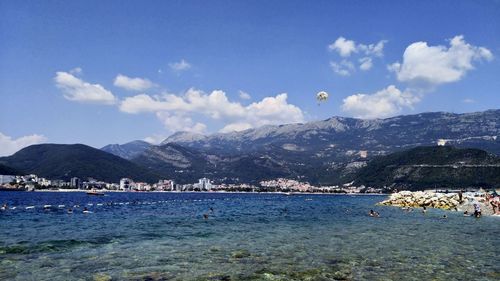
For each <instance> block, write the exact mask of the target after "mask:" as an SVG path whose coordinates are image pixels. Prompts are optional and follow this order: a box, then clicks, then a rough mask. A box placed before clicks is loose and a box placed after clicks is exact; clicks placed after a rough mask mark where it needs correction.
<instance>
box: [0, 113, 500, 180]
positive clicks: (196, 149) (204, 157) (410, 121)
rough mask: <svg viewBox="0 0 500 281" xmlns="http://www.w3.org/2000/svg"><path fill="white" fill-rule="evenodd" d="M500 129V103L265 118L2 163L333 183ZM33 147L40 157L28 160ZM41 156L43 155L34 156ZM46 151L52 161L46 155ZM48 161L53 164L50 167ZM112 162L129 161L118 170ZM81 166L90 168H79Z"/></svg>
mask: <svg viewBox="0 0 500 281" xmlns="http://www.w3.org/2000/svg"><path fill="white" fill-rule="evenodd" d="M499 135H500V110H487V111H483V112H475V113H464V114H453V113H444V112H431V113H421V114H416V115H403V116H396V117H392V118H386V119H372V120H365V119H357V118H345V117H332V118H329V119H326V120H322V121H315V122H309V123H304V124H286V125H278V126H263V127H259V128H255V129H249V130H245V131H241V132H232V133H216V134H212V135H200V134H194V133H188V132H178V133H175V134H173V135H171V136H170V137H168V138H167V139H165V140H164V141H163V142H162V143H160V144H159V145H152V144H149V143H146V142H143V141H133V142H130V143H126V144H122V145H119V144H112V145H107V146H105V147H103V148H102V149H101V150H100V152H101V153H97V152H96V151H99V150H97V149H93V150H90V149H89V148H90V147H86V148H85V151H87V152H88V153H90V154H91V155H93V157H91V158H88V157H87V158H85V161H87V162H85V161H83V160H82V161H83V162H78V161H80V160H78V161H77V160H75V159H80V158H79V157H83V156H84V155H83V154H75V155H78V157H77V156H75V155H73V154H70V153H69V151H66V152H65V153H69V154H70V155H71V157H72V158H71V157H70V159H73V161H67V160H66V159H68V158H67V157H69V156H65V157H62V156H61V157H59V158H55V157H54V156H52V153H54V154H55V155H60V154H61V151H57V148H54V147H51V148H50V150H51V151H52V152H50V153H41V152H40V151H39V150H40V149H41V148H38V149H35V150H31V148H32V147H27V148H25V149H23V150H21V151H19V152H18V153H16V154H14V155H13V156H10V157H3V158H0V164H4V165H7V166H9V167H12V168H14V169H19V170H22V171H27V172H31V171H37V172H39V173H40V172H43V174H42V173H40V175H42V176H47V175H48V174H50V175H51V176H54V177H55V176H59V177H67V176H78V175H80V176H84V175H88V176H92V177H94V178H99V177H98V176H97V175H99V176H100V178H99V179H102V180H104V179H116V178H118V177H122V176H127V177H132V178H134V179H136V180H146V181H150V180H151V181H154V180H156V179H159V178H170V179H175V180H176V181H177V182H179V183H187V182H194V181H195V180H197V179H198V178H200V177H208V178H211V179H214V180H216V181H218V182H236V183H237V182H245V183H256V182H259V181H260V180H264V179H271V178H276V177H287V178H294V179H299V180H302V181H308V182H310V183H312V184H321V185H332V184H341V183H345V182H348V181H352V180H353V179H354V178H356V175H357V174H358V173H359V172H360V171H361V170H362V168H363V167H366V166H367V164H368V163H369V161H370V160H372V159H377V157H378V156H384V155H389V154H391V153H394V152H400V151H404V150H408V149H411V148H414V147H420V146H435V145H437V144H439V145H451V146H454V147H458V148H477V149H482V150H484V151H487V152H488V153H490V154H495V155H500V139H498V137H497V136H499ZM41 146H42V147H43V146H51V145H41ZM35 147H36V146H35ZM77 148H78V149H77ZM65 149H66V150H68V149H69V150H71V149H76V150H81V149H83V148H82V147H76V148H75V147H71V149H70V147H65ZM28 152H29V153H28ZM19 154H20V155H19ZM28 154H31V159H32V160H31V161H32V162H37V163H38V164H37V165H34V164H30V163H31V162H30V161H27V158H29V157H27V155H28ZM21 156H22V157H21ZM110 156H112V157H114V158H112V159H111V158H109V157H110ZM34 157H37V158H40V159H39V160H37V161H35V160H33V158H34ZM47 159H49V160H51V162H50V161H49V162H50V163H48V162H45V161H48V160H47ZM100 159H106V161H104V160H103V161H100ZM123 161H125V162H123ZM88 162H89V163H88ZM115 162H116V164H114V163H115ZM20 163H23V164H20ZM72 163H73V164H75V165H72ZM78 163H80V164H78ZM110 163H113V164H110ZM76 164H78V165H76ZM47 165H48V166H49V167H50V169H48V168H45V167H44V166H47ZM58 166H69V167H64V168H62V167H58ZM113 166H116V167H122V168H119V169H118V168H115V169H114V170H113V169H112V167H113ZM82 167H84V169H85V170H86V172H85V173H80V172H79V170H80V169H82ZM91 167H93V168H91ZM125 167H126V168H125ZM87 168H88V169H87ZM90 172H92V173H94V172H95V174H92V175H91V173H90ZM107 174H113V176H106V175H107Z"/></svg>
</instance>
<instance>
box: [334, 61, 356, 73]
mask: <svg viewBox="0 0 500 281" xmlns="http://www.w3.org/2000/svg"><path fill="white" fill-rule="evenodd" d="M330 67H331V68H332V70H333V72H335V73H336V74H338V75H340V76H349V75H351V73H352V72H354V71H355V67H354V64H353V63H352V62H350V61H347V60H342V61H341V62H339V63H337V62H333V61H331V62H330Z"/></svg>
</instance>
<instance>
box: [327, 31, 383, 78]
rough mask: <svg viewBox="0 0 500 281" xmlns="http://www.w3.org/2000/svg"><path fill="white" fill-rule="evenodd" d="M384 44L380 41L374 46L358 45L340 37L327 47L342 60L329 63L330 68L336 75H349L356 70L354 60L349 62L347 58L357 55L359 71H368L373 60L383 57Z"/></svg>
mask: <svg viewBox="0 0 500 281" xmlns="http://www.w3.org/2000/svg"><path fill="white" fill-rule="evenodd" d="M385 43H387V41H386V40H381V41H379V42H377V43H375V44H358V43H356V42H355V41H353V40H348V39H346V38H344V37H342V36H341V37H339V38H337V40H335V42H333V43H332V44H330V45H329V46H328V50H330V51H332V52H337V53H338V55H339V56H340V57H342V58H343V59H342V61H340V62H334V61H331V62H330V67H331V68H332V70H333V72H335V73H336V74H338V75H341V76H348V75H351V74H352V73H353V72H354V71H355V69H356V67H355V66H354V62H356V60H352V61H351V60H349V59H348V58H349V57H351V56H353V55H354V54H357V55H358V58H359V57H360V56H361V58H359V59H358V60H357V63H358V67H359V69H360V70H362V71H367V70H370V69H371V68H372V66H373V58H374V57H382V56H383V55H384V45H385Z"/></svg>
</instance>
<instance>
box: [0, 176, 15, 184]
mask: <svg viewBox="0 0 500 281" xmlns="http://www.w3.org/2000/svg"><path fill="white" fill-rule="evenodd" d="M15 179H16V176H11V175H0V184H7V183H10V182H13V181H14V180H15Z"/></svg>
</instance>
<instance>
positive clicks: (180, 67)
mask: <svg viewBox="0 0 500 281" xmlns="http://www.w3.org/2000/svg"><path fill="white" fill-rule="evenodd" d="M168 66H169V67H170V69H172V70H173V71H175V72H181V71H184V70H188V69H190V68H191V64H190V63H188V62H187V61H185V60H184V59H182V60H181V61H180V62H173V63H169V64H168Z"/></svg>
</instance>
